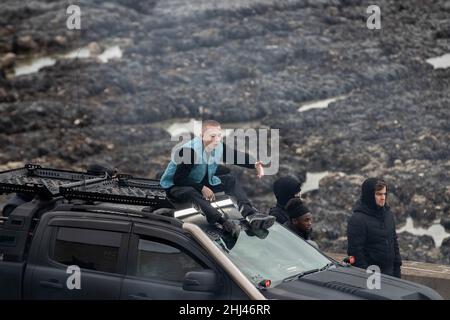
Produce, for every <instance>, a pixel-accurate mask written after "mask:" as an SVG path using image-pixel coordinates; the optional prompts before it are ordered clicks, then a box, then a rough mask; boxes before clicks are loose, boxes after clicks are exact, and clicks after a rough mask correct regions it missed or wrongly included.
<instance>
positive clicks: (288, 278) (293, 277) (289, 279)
mask: <svg viewBox="0 0 450 320" xmlns="http://www.w3.org/2000/svg"><path fill="white" fill-rule="evenodd" d="M319 271H320V269H312V270H308V271H304V272H300V273H297V274H294V275H293V276H290V277H287V278H286V279H283V282H288V281H292V280H297V279H300V278H301V277H303V276H306V275H307V274H311V273H315V272H319Z"/></svg>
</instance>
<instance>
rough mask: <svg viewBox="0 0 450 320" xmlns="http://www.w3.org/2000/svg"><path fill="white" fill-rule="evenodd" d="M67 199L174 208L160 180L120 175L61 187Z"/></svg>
mask: <svg viewBox="0 0 450 320" xmlns="http://www.w3.org/2000/svg"><path fill="white" fill-rule="evenodd" d="M60 190H61V194H62V195H63V196H64V197H65V198H67V199H81V200H87V201H103V202H113V203H123V204H130V205H140V206H151V207H153V208H173V204H172V203H171V202H170V201H169V199H167V195H166V192H165V190H164V189H163V188H161V186H160V185H159V180H154V179H143V178H134V177H132V176H130V175H118V176H117V177H115V178H113V179H107V180H102V181H82V182H78V183H74V184H71V185H63V186H61V187H60Z"/></svg>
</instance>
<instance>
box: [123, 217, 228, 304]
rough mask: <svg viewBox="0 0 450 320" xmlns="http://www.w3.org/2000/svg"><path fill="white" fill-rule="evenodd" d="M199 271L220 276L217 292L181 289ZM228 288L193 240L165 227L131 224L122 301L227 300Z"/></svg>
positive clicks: (221, 274) (220, 274)
mask: <svg viewBox="0 0 450 320" xmlns="http://www.w3.org/2000/svg"><path fill="white" fill-rule="evenodd" d="M201 270H213V271H214V272H216V274H217V275H218V276H219V279H220V285H219V286H218V290H217V292H196V291H186V290H184V289H183V280H184V277H185V275H186V273H188V272H190V271H201ZM230 288H231V286H230V283H229V280H228V278H227V277H226V276H225V275H224V274H223V273H222V272H221V271H220V270H218V268H217V267H216V266H215V265H214V263H213V262H212V261H211V260H210V259H209V258H207V257H206V256H205V255H204V253H203V252H202V250H201V249H200V248H198V247H196V245H195V243H194V242H193V240H192V239H190V238H188V237H187V236H185V235H183V234H182V233H181V232H179V231H173V230H170V231H169V230H167V229H164V227H158V226H151V225H145V224H140V223H136V224H134V227H133V232H132V236H131V239H130V249H129V255H128V268H127V275H126V277H125V279H124V283H123V288H122V296H121V298H122V299H134V300H144V299H149V300H153V299H155V300H159V299H169V300H176V299H191V300H196V299H208V300H214V299H228V298H229V294H230Z"/></svg>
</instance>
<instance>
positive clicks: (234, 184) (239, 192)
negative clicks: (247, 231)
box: [168, 173, 253, 223]
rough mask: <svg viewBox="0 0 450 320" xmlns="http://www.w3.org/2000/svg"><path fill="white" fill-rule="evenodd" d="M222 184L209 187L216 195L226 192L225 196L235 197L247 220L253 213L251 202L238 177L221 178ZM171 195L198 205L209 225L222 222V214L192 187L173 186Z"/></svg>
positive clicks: (225, 176) (222, 176)
mask: <svg viewBox="0 0 450 320" xmlns="http://www.w3.org/2000/svg"><path fill="white" fill-rule="evenodd" d="M219 178H220V180H221V181H222V183H221V184H220V185H217V186H209V185H207V187H208V188H210V189H211V190H212V191H213V192H214V193H216V192H225V194H227V195H230V196H232V197H235V198H236V200H237V204H238V206H239V208H243V210H242V216H243V217H244V218H245V217H246V216H247V215H249V214H251V213H252V212H253V209H252V205H251V202H250V200H249V199H248V197H247V194H246V193H245V191H244V189H243V188H242V186H241V184H240V183H239V181H238V180H237V179H236V177H235V176H234V175H233V174H231V173H229V174H225V175H221V176H219ZM168 192H169V195H170V196H171V197H172V198H173V199H174V200H179V201H190V202H192V203H194V204H195V205H197V206H198V207H199V208H200V209H201V210H202V212H203V213H204V214H205V216H206V219H207V220H208V222H209V223H215V222H218V221H219V222H220V218H221V217H222V215H221V214H220V212H219V211H218V210H217V209H215V208H213V206H211V203H210V202H209V201H208V200H206V199H205V198H204V197H203V194H202V193H201V192H199V191H198V190H196V189H195V188H194V187H190V186H173V187H171V188H170V189H169V190H168Z"/></svg>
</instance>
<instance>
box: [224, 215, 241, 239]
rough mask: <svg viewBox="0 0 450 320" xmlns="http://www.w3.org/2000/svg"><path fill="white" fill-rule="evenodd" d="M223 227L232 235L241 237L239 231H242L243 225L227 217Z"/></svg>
mask: <svg viewBox="0 0 450 320" xmlns="http://www.w3.org/2000/svg"><path fill="white" fill-rule="evenodd" d="M222 226H223V228H224V229H225V231H226V232H228V233H229V234H230V235H231V236H232V237H234V238H237V237H239V233H240V232H241V227H240V226H239V225H238V224H235V223H234V222H233V221H231V220H229V219H226V220H225V221H224V222H223V223H222Z"/></svg>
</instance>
